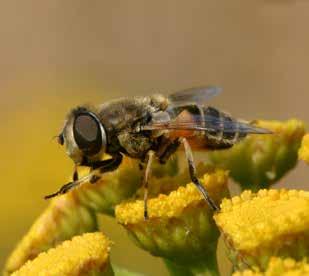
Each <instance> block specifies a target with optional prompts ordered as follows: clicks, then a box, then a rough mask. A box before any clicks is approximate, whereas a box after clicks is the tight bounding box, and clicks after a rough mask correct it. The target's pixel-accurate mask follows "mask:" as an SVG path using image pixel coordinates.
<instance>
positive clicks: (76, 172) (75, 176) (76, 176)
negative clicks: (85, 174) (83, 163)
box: [72, 165, 78, 181]
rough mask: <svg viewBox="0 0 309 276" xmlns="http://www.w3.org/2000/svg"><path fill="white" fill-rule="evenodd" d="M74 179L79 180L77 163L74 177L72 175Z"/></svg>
mask: <svg viewBox="0 0 309 276" xmlns="http://www.w3.org/2000/svg"><path fill="white" fill-rule="evenodd" d="M72 179H73V181H76V180H78V171H77V165H76V166H75V168H74V172H73V177H72Z"/></svg>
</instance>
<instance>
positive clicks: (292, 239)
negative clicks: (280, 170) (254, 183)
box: [214, 189, 309, 268]
mask: <svg viewBox="0 0 309 276" xmlns="http://www.w3.org/2000/svg"><path fill="white" fill-rule="evenodd" d="M214 219H215V221H216V223H217V225H218V226H219V228H220V229H221V231H222V232H223V234H224V237H225V240H226V243H227V245H228V247H230V251H233V250H234V253H235V252H236V253H238V254H239V256H241V257H243V259H246V258H247V260H246V261H247V264H248V263H249V264H250V265H257V266H258V267H260V268H265V266H266V265H267V262H268V260H269V258H270V257H271V256H291V257H294V258H301V257H302V256H304V255H305V254H307V253H308V252H309V246H308V242H307V240H308V233H309V192H306V191H301V190H284V189H282V190H260V191H259V192H258V193H252V192H251V191H244V192H243V193H242V194H241V195H240V196H236V197H234V198H232V199H224V200H223V202H222V204H221V211H220V213H218V214H215V216H214ZM239 256H238V257H239ZM238 259H239V258H238ZM234 261H235V262H236V264H235V262H234V264H235V265H238V264H237V261H238V260H234ZM238 266H239V265H238Z"/></svg>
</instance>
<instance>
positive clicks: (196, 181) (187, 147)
mask: <svg viewBox="0 0 309 276" xmlns="http://www.w3.org/2000/svg"><path fill="white" fill-rule="evenodd" d="M180 141H181V143H182V144H183V145H184V148H185V154H186V158H187V160H188V166H189V172H190V177H191V180H192V182H193V183H194V184H195V186H196V187H197V188H198V189H199V191H200V192H201V193H202V195H203V196H204V198H205V200H206V201H207V203H208V205H209V207H211V208H212V209H213V210H214V211H219V208H218V206H217V205H216V204H215V203H214V201H213V200H212V199H211V197H210V196H209V194H208V191H207V190H206V189H205V187H204V186H203V185H202V184H201V183H200V181H199V179H198V178H197V175H196V168H195V164H194V160H193V154H192V150H191V147H190V145H189V143H188V141H187V139H186V138H180Z"/></svg>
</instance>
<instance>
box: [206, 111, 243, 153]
mask: <svg viewBox="0 0 309 276" xmlns="http://www.w3.org/2000/svg"><path fill="white" fill-rule="evenodd" d="M202 110H203V113H204V114H203V116H204V117H205V127H207V128H208V129H209V130H206V131H205V132H204V135H205V138H206V143H207V147H208V148H212V149H224V148H230V147H232V146H233V145H234V144H236V143H237V142H238V141H239V140H241V139H242V138H244V137H245V136H246V134H245V133H241V132H240V131H239V127H238V123H237V120H235V119H233V118H232V117H231V116H229V115H228V114H226V113H224V112H221V111H219V110H217V109H216V108H213V107H203V108H202ZM212 118H213V119H212Z"/></svg>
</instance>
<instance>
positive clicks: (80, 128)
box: [73, 113, 102, 155]
mask: <svg viewBox="0 0 309 276" xmlns="http://www.w3.org/2000/svg"><path fill="white" fill-rule="evenodd" d="M73 134H74V139H75V142H76V144H77V145H78V147H79V149H80V150H81V151H82V152H83V153H84V154H86V155H94V154H96V153H98V152H99V151H100V150H101V148H102V133H101V128H100V125H99V123H98V121H97V120H96V118H94V117H93V116H92V115H91V114H87V113H85V114H80V115H77V117H76V118H75V121H74V125H73Z"/></svg>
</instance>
